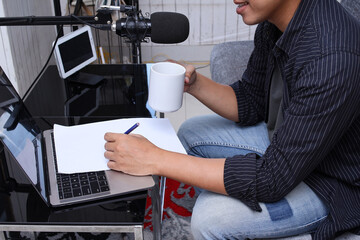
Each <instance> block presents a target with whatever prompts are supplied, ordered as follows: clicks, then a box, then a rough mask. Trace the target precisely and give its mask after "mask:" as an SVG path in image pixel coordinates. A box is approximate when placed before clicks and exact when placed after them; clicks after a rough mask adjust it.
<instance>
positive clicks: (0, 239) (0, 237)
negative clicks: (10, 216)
mask: <svg viewBox="0 0 360 240" xmlns="http://www.w3.org/2000/svg"><path fill="white" fill-rule="evenodd" d="M0 240H6V236H5V232H3V231H2V232H1V233H0Z"/></svg>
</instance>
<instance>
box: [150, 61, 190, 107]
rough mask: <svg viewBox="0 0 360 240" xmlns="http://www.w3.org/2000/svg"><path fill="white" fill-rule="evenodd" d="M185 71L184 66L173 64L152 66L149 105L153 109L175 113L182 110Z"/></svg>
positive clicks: (165, 63)
mask: <svg viewBox="0 0 360 240" xmlns="http://www.w3.org/2000/svg"><path fill="white" fill-rule="evenodd" d="M185 71H186V70H185V68H184V67H183V66H181V65H179V64H176V63H171V62H160V63H155V64H154V65H152V66H151V69H150V81H149V99H148V103H149V105H150V107H151V108H152V109H154V110H155V111H158V112H174V111H176V110H178V109H180V108H181V105H182V101H183V94H184V79H185Z"/></svg>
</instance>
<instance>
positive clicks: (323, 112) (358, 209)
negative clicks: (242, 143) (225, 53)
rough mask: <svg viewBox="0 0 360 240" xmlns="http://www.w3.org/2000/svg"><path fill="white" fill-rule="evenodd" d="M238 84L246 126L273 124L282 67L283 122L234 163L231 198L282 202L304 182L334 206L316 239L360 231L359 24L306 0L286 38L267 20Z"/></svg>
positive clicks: (331, 3) (228, 172) (320, 0)
mask: <svg viewBox="0 0 360 240" xmlns="http://www.w3.org/2000/svg"><path fill="white" fill-rule="evenodd" d="M254 43H255V49H254V51H253V53H252V55H251V57H250V59H249V63H248V66H247V70H246V71H245V73H244V75H243V77H242V80H241V81H238V82H236V83H234V84H232V85H231V86H232V87H233V89H234V91H235V94H236V97H237V102H238V113H239V124H240V125H253V124H256V123H258V122H260V121H267V116H268V99H269V96H268V95H269V88H270V82H271V76H272V73H273V70H274V66H275V62H276V64H277V66H278V67H279V69H280V71H281V76H282V79H283V82H284V89H283V103H282V113H283V122H282V124H281V126H280V127H279V128H278V129H277V130H276V131H275V133H274V135H273V138H272V141H271V144H270V146H269V147H268V149H267V150H266V152H265V154H264V155H263V156H258V155H257V154H254V153H252V154H248V155H245V156H234V157H231V158H227V159H226V161H225V169H224V183H225V188H226V191H227V193H228V194H229V195H230V196H232V197H235V198H238V199H240V200H241V201H243V202H244V203H245V204H247V205H248V206H249V207H250V208H252V209H253V210H256V211H261V208H260V206H259V202H274V201H278V200H280V199H281V198H283V197H284V196H286V194H288V193H289V192H290V191H291V190H292V189H294V188H295V186H297V185H298V184H299V183H300V182H301V181H304V182H305V183H306V184H307V185H308V186H310V187H311V188H312V189H313V191H314V192H315V193H316V194H317V195H318V196H319V197H320V198H321V199H323V200H324V202H325V203H327V204H328V205H329V215H328V217H327V218H326V219H325V220H324V221H323V222H322V223H321V224H320V226H319V227H318V228H317V231H316V232H315V234H314V239H332V238H334V237H335V235H336V234H338V233H340V232H342V231H353V232H354V233H356V234H360V23H359V21H358V20H356V19H355V18H354V17H353V16H351V15H349V14H348V13H347V12H346V10H345V9H344V8H343V7H342V6H341V5H340V4H339V3H338V2H337V1H336V0H302V1H301V3H300V5H299V8H298V9H297V11H296V13H295V15H294V17H293V18H292V20H291V22H290V23H289V25H288V27H287V28H286V30H285V32H284V33H281V32H280V31H279V30H278V29H277V28H276V27H275V26H274V25H273V24H271V23H269V22H263V23H261V24H259V25H258V27H257V30H256V33H255V39H254Z"/></svg>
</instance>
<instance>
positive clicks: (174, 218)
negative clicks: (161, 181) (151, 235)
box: [144, 178, 196, 239]
mask: <svg viewBox="0 0 360 240" xmlns="http://www.w3.org/2000/svg"><path fill="white" fill-rule="evenodd" d="M195 199H196V196H195V190H194V188H193V187H192V186H190V185H186V184H183V183H180V182H178V181H175V180H172V179H169V178H167V179H166V187H165V197H164V213H163V223H162V232H163V237H164V235H165V237H166V235H168V236H172V237H175V236H176V238H177V239H180V237H181V239H190V238H191V237H190V236H189V235H191V232H190V218H191V212H192V208H193V206H194V203H195ZM145 214H146V215H145V223H144V228H145V230H147V229H148V230H151V231H152V229H153V226H152V221H151V216H152V208H151V197H150V196H148V199H147V202H146V211H145ZM165 229H166V231H164V230H165ZM169 230H170V232H169ZM165 237H164V239H166V238H165Z"/></svg>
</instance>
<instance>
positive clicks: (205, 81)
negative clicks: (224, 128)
mask: <svg viewBox="0 0 360 240" xmlns="http://www.w3.org/2000/svg"><path fill="white" fill-rule="evenodd" d="M187 69H189V68H187ZM187 74H189V76H190V75H191V73H187ZM196 75H197V77H196V80H195V81H194V83H192V84H191V86H190V87H189V89H188V90H187V92H188V93H189V94H191V95H193V96H194V97H196V98H197V99H198V100H199V101H200V102H202V103H203V104H204V105H205V106H207V107H208V108H210V109H211V110H212V111H214V112H215V113H217V114H219V115H220V116H222V117H224V118H227V119H229V120H232V121H235V122H237V121H238V119H239V118H238V111H237V101H236V96H235V92H234V90H233V89H232V87H230V86H227V85H223V84H220V83H217V82H215V81H213V80H211V79H209V78H207V77H205V76H204V75H202V74H199V73H196Z"/></svg>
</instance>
